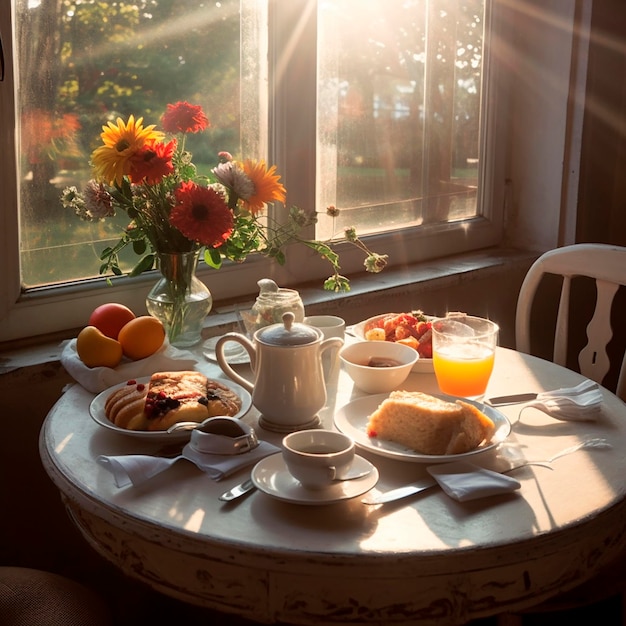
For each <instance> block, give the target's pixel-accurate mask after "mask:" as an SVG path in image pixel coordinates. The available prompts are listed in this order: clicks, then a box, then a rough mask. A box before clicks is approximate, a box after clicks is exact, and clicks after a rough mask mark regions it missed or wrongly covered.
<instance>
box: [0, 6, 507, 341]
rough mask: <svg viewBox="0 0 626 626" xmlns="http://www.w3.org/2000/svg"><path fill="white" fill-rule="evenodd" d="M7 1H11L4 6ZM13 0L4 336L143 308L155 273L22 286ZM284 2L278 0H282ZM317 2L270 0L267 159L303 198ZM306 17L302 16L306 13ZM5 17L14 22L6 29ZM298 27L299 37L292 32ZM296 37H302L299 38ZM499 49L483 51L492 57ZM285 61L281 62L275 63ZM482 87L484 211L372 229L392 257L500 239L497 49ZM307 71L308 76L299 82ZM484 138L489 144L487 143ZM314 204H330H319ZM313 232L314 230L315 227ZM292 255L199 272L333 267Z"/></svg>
mask: <svg viewBox="0 0 626 626" xmlns="http://www.w3.org/2000/svg"><path fill="white" fill-rule="evenodd" d="M501 4H505V3H501V0H492V2H491V10H490V11H488V16H489V27H490V28H495V31H494V32H496V33H497V32H498V29H499V27H500V23H499V19H500V18H499V13H500V8H501ZM7 5H8V6H7ZM13 5H14V2H9V3H1V5H0V29H1V30H0V32H1V34H2V45H3V50H4V55H5V77H4V81H3V82H2V83H0V120H2V122H1V123H0V128H1V131H0V133H1V134H0V141H1V142H2V145H3V152H4V154H11V155H13V157H14V158H12V159H7V160H8V163H6V164H5V166H4V167H2V168H0V188H1V189H2V190H3V193H2V198H1V199H0V203H1V211H0V214H1V215H2V218H1V220H2V221H1V222H0V224H1V226H2V231H1V232H0V261H1V262H2V266H3V267H4V268H5V271H4V272H1V273H0V321H1V323H0V341H9V340H14V339H20V338H27V337H33V336H37V335H44V334H50V333H58V332H63V331H68V330H71V329H76V328H80V327H82V326H83V325H84V323H85V319H86V318H87V317H88V315H89V313H90V311H91V310H93V308H95V306H97V305H99V304H102V303H104V302H110V301H118V302H123V303H125V304H127V305H128V306H130V307H131V308H133V310H136V311H143V310H144V309H145V294H146V293H147V291H148V289H149V287H150V286H151V285H152V284H153V283H154V281H155V280H156V274H155V273H154V272H152V273H146V274H144V275H142V276H139V277H136V278H133V279H129V278H126V277H123V278H119V279H115V281H114V284H113V285H112V286H110V285H107V284H106V282H105V280H104V279H92V280H86V281H82V282H80V283H76V284H72V285H67V286H60V287H54V288H41V289H36V290H32V291H29V292H28V293H24V294H23V293H21V289H20V280H19V268H20V260H19V219H18V210H17V207H18V194H19V189H18V186H17V163H18V160H17V145H18V142H17V141H16V115H15V112H16V106H15V95H14V87H13V85H14V79H15V76H14V68H13V61H12V59H13V55H12V38H13V36H14V24H15V22H14V18H15V13H14V11H13ZM279 5H280V6H279ZM314 8H315V2H314V1H312V0H290V1H289V2H283V1H282V0H269V3H268V11H269V33H270V34H269V44H268V45H269V51H268V53H269V60H270V63H269V66H270V68H273V70H274V71H270V74H269V77H268V80H269V85H270V89H269V93H270V94H271V95H270V101H269V106H268V128H269V129H270V134H269V136H268V138H267V139H268V160H269V162H273V163H276V165H277V167H278V171H279V172H281V174H282V177H283V181H284V183H285V186H286V187H287V189H288V203H289V204H290V205H297V206H302V207H312V206H315V199H316V195H315V173H314V172H315V150H312V149H308V150H307V149H306V147H307V146H315V105H316V103H315V94H314V90H315V81H314V80H310V76H314V75H315V61H314V58H312V57H308V58H306V57H305V55H303V51H305V50H308V51H309V52H310V51H312V50H314V49H315V36H314V35H315V28H314V22H315V10H314ZM302 20H304V22H303V21H302ZM7 25H10V26H11V28H13V30H12V31H11V32H7ZM294 37H297V40H294ZM294 44H295V45H294ZM285 48H287V49H297V50H298V52H299V53H300V55H299V56H298V57H292V58H291V59H290V61H289V62H287V63H286V64H283V62H282V58H284V57H282V56H281V51H282V50H283V49H285ZM490 57H492V55H486V59H489V58H490ZM277 70H278V71H277ZM483 72H484V77H483V80H484V94H485V107H486V111H487V118H486V119H487V123H486V124H485V125H484V126H483V128H482V129H481V133H482V136H483V137H487V138H488V140H489V146H488V147H489V149H488V150H486V151H485V155H486V156H487V157H488V160H485V163H484V165H483V170H484V173H483V176H482V180H483V182H482V185H481V190H482V191H481V194H480V195H479V199H478V202H479V206H481V207H482V215H481V216H480V217H477V218H474V219H471V220H467V221H463V222H457V223H449V224H439V225H435V226H429V227H419V228H415V229H405V230H402V231H396V232H393V233H388V234H385V235H373V236H371V237H369V238H368V243H369V244H370V246H371V248H372V249H374V250H376V251H377V252H380V253H387V254H389V261H390V266H408V265H410V264H412V263H416V262H419V261H425V260H429V259H436V258H438V257H442V256H448V255H452V254H456V253H461V252H466V251H470V250H477V249H482V248H487V247H490V246H495V245H498V244H499V243H501V241H502V237H503V225H504V198H505V178H506V176H505V171H504V167H505V162H506V158H505V149H506V136H507V129H506V126H505V121H506V108H507V107H506V101H505V99H504V97H503V95H504V94H506V93H507V91H508V90H507V88H506V87H507V85H506V78H507V77H506V74H505V73H504V72H502V69H501V67H500V66H499V64H498V63H497V62H496V61H495V58H491V60H490V61H488V62H487V61H486V62H485V67H484V69H483ZM303 77H308V78H309V81H308V86H306V87H303V86H302V85H300V84H299V82H300V80H301V79H302V78H303ZM485 145H487V144H485ZM317 210H318V211H320V210H323V209H321V208H320V207H317ZM309 234H310V235H312V233H309ZM338 250H339V251H340V253H341V255H342V257H341V259H342V273H344V274H345V275H347V276H348V277H350V276H354V275H355V274H357V273H360V272H362V271H363V265H362V263H363V257H362V254H360V253H359V252H358V251H356V250H354V249H352V248H350V247H348V246H345V245H342V244H338ZM287 257H288V263H287V265H285V266H282V267H281V266H278V265H277V264H276V263H272V262H270V261H269V260H267V259H265V258H249V259H248V261H247V262H246V263H244V264H242V265H234V264H229V265H227V266H224V267H223V268H222V269H221V270H220V271H219V272H215V271H214V270H211V269H210V268H205V269H201V270H200V271H199V276H200V278H201V279H202V280H204V282H206V284H207V285H208V286H209V288H210V289H211V291H212V292H213V295H214V297H215V298H218V299H220V300H222V299H234V298H240V297H248V296H251V295H253V294H255V293H256V291H257V285H256V282H257V280H258V279H259V278H262V277H264V276H271V277H272V278H274V279H275V280H277V282H280V284H282V285H284V286H288V285H298V284H302V283H309V284H311V281H314V280H319V281H320V289H321V288H322V287H321V282H322V280H323V279H324V278H325V277H326V276H328V274H329V273H330V272H329V267H328V265H327V264H326V263H324V262H323V261H321V260H319V259H318V258H317V257H316V256H315V255H314V254H313V253H311V252H310V251H308V250H305V249H304V248H303V247H302V246H292V247H290V249H289V250H288V251H287Z"/></svg>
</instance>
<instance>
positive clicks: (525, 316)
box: [515, 243, 626, 400]
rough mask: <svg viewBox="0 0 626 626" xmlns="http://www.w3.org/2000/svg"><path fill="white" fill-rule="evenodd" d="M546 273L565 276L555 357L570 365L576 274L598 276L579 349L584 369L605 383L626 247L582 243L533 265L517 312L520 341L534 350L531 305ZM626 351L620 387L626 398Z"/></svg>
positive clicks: (625, 272)
mask: <svg viewBox="0 0 626 626" xmlns="http://www.w3.org/2000/svg"><path fill="white" fill-rule="evenodd" d="M546 274H556V275H559V276H562V277H563V284H562V288H561V296H560V301H559V308H558V313H557V325H556V332H555V338H554V354H553V358H552V360H553V362H554V363H557V364H559V365H564V366H565V365H566V358H567V348H568V344H569V342H568V332H569V321H568V319H569V310H570V307H569V304H570V295H571V293H570V290H571V283H572V279H573V278H575V277H578V276H585V277H588V278H592V279H595V283H596V290H597V298H596V306H595V311H594V314H593V317H592V319H591V321H590V322H589V324H588V325H587V344H586V345H585V346H584V348H583V349H582V351H581V352H580V353H579V355H578V365H579V368H580V373H581V374H583V375H584V376H586V377H587V378H591V379H592V380H595V381H596V382H597V383H600V384H602V381H603V379H604V377H605V376H606V374H607V372H608V371H609V368H610V366H611V363H610V360H609V356H608V354H607V345H608V343H609V341H610V340H611V339H612V337H613V329H612V328H611V306H612V304H613V300H614V298H615V294H616V293H617V290H618V289H619V287H620V286H621V285H626V248H623V247H620V246H613V245H609V244H599V243H581V244H574V245H571V246H564V247H562V248H556V249H555V250H550V251H549V252H546V253H545V254H543V255H542V256H540V257H539V258H538V259H537V260H536V261H535V262H534V263H533V265H532V266H531V267H530V269H529V270H528V273H527V274H526V278H525V279H524V282H523V283H522V286H521V288H520V293H519V298H518V301H517V311H516V316H515V341H516V347H517V349H518V350H519V351H521V352H526V353H530V337H531V308H532V305H533V302H534V300H535V296H536V293H537V288H538V287H539V284H540V283H541V280H542V278H543V277H544V276H545V275H546ZM625 365H626V354H624V356H623V359H622V363H621V367H620V373H619V378H618V382H617V388H616V390H615V393H616V395H618V396H619V397H620V398H621V399H622V400H626V367H625Z"/></svg>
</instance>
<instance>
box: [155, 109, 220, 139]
mask: <svg viewBox="0 0 626 626" xmlns="http://www.w3.org/2000/svg"><path fill="white" fill-rule="evenodd" d="M161 124H163V129H164V130H165V131H166V132H168V133H174V134H175V133H199V132H200V131H202V130H204V129H205V128H207V127H208V126H210V123H209V120H208V119H207V116H206V115H205V114H204V111H202V107H201V106H197V105H195V104H189V102H177V103H176V104H168V105H167V111H165V113H164V114H163V117H162V118H161Z"/></svg>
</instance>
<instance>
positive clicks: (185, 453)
mask: <svg viewBox="0 0 626 626" xmlns="http://www.w3.org/2000/svg"><path fill="white" fill-rule="evenodd" d="M277 452H280V448H277V447H276V446H274V445H272V444H271V443H269V442H267V441H261V442H260V443H259V445H258V446H257V447H256V448H254V449H252V450H249V451H248V452H244V453H243V454H231V455H228V454H227V455H224V454H206V453H204V452H198V451H197V450H196V449H194V448H193V447H192V446H191V444H187V445H186V446H185V447H184V448H183V450H182V452H181V454H180V456H177V457H174V458H170V459H164V458H162V457H158V456H150V455H147V454H124V455H121V456H106V455H100V456H99V457H98V458H97V462H98V464H99V465H101V466H102V467H104V468H106V469H107V470H109V471H110V472H111V473H112V474H113V478H114V480H115V485H116V486H117V487H127V486H128V485H131V484H132V485H134V486H135V487H136V486H137V485H140V484H142V483H144V482H146V481H147V480H148V479H150V478H152V477H153V476H156V475H157V474H160V473H161V472H164V471H165V470H166V469H168V468H169V467H171V466H172V465H174V463H176V462H177V461H179V460H180V459H186V460H188V461H191V462H192V463H193V464H194V465H196V466H197V467H198V469H201V470H202V471H203V472H205V473H206V474H208V475H209V476H210V477H211V478H212V479H213V480H216V481H219V480H222V478H225V477H226V476H230V475H231V474H234V473H235V472H236V471H237V470H240V469H242V468H244V467H247V466H249V465H252V464H253V463H256V462H257V461H260V460H261V459H262V458H264V457H266V456H269V455H270V454H276V453H277Z"/></svg>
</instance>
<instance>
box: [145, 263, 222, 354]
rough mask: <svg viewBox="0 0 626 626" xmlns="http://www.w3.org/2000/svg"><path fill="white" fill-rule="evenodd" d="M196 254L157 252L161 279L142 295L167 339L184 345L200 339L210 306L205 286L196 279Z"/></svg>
mask: <svg viewBox="0 0 626 626" xmlns="http://www.w3.org/2000/svg"><path fill="white" fill-rule="evenodd" d="M199 256H200V253H199V252H198V251H196V252H184V253H180V254H164V253H160V254H157V263H158V269H159V271H160V272H161V278H160V279H159V280H158V282H157V283H156V285H154V287H153V288H152V289H151V290H150V293H148V296H147V298H146V307H147V309H148V313H150V315H152V316H153V317H156V318H157V319H159V320H161V322H162V323H163V325H164V326H165V331H166V333H167V337H168V340H169V342H170V344H171V345H173V346H176V347H177V348H188V347H190V346H193V345H195V344H197V343H198V342H199V341H200V340H201V339H202V334H201V333H202V326H203V324H204V319H205V318H206V316H207V315H208V313H209V311H210V310H211V307H212V305H213V297H212V296H211V292H210V291H209V290H208V288H207V287H206V285H205V284H204V283H202V282H201V281H200V280H198V277H197V276H196V267H197V264H198V258H199Z"/></svg>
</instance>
